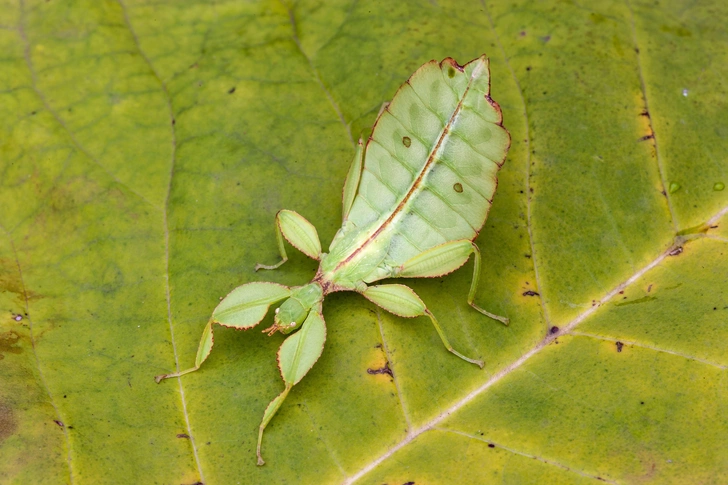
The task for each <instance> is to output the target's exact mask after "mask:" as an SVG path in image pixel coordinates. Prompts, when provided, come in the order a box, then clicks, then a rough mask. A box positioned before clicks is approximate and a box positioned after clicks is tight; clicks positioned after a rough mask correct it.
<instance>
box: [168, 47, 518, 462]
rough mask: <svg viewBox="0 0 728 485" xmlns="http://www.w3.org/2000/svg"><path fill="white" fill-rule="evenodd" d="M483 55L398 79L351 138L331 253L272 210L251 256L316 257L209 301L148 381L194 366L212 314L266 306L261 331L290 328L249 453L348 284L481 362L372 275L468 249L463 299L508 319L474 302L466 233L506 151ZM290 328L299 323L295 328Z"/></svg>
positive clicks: (399, 288) (412, 272) (240, 322)
mask: <svg viewBox="0 0 728 485" xmlns="http://www.w3.org/2000/svg"><path fill="white" fill-rule="evenodd" d="M489 91H490V76H489V70H488V60H487V59H486V57H485V56H482V57H480V58H478V59H475V60H473V61H471V62H469V63H468V64H466V65H464V66H460V65H458V64H457V63H456V62H455V61H454V60H453V59H451V58H447V59H445V60H443V61H442V62H440V63H437V62H436V61H430V62H428V63H426V64H424V65H423V66H422V67H420V68H419V69H418V70H417V71H416V72H415V73H414V74H413V75H412V76H411V77H410V79H409V80H408V81H407V82H405V84H403V85H402V86H401V87H400V88H399V90H398V91H397V93H396V94H395V96H394V98H393V99H392V101H391V103H389V105H387V106H386V108H385V109H383V110H382V111H381V112H380V114H379V117H378V118H377V121H376V123H375V125H374V129H373V132H372V135H371V137H370V138H369V139H368V140H367V143H366V146H365V145H364V144H363V143H362V141H361V140H360V141H359V144H358V147H357V151H356V155H355V157H354V161H353V163H352V164H351V168H350V169H349V173H348V175H347V178H346V182H345V184H344V194H343V224H342V227H341V229H339V231H338V232H337V233H336V235H335V236H334V239H333V241H332V242H331V245H330V248H329V252H328V253H323V252H322V251H321V243H320V242H319V238H318V234H317V232H316V228H315V227H314V226H313V225H312V224H311V223H310V222H308V221H307V220H306V219H304V218H303V217H302V216H301V215H299V214H297V213H296V212H293V211H289V210H282V211H280V212H278V214H277V215H276V237H277V241H278V248H279V251H280V254H281V258H282V259H281V261H280V262H279V263H278V264H275V265H270V266H268V265H262V264H258V265H256V268H255V269H256V270H259V269H275V268H278V267H279V266H280V265H282V264H283V263H285V262H286V261H287V259H288V256H287V255H286V250H285V247H284V238H285V240H287V241H288V242H289V243H290V244H291V245H292V246H294V247H295V248H296V249H298V250H300V251H301V252H303V253H304V254H306V255H307V256H309V257H311V258H313V259H315V260H318V261H320V265H319V269H318V271H317V273H316V275H315V277H314V278H313V280H312V281H311V282H310V283H309V284H307V285H305V286H301V287H296V288H289V287H286V286H283V285H278V284H274V283H248V284H246V285H243V286H240V287H238V288H236V289H234V290H233V291H232V292H231V293H230V294H229V295H227V296H226V297H225V298H224V299H223V300H222V301H221V302H220V304H219V305H218V306H217V308H215V310H214V311H213V314H212V317H211V318H210V321H209V322H208V323H207V326H206V327H205V330H204V331H203V334H202V339H201V341H200V346H199V348H198V351H197V357H196V359H195V366H194V367H193V368H191V369H188V370H185V371H182V372H178V373H173V374H167V375H162V376H157V378H156V379H157V382H159V381H161V380H162V379H165V378H169V377H178V376H181V375H183V374H186V373H188V372H192V371H195V370H197V369H198V368H199V367H200V365H201V364H202V362H204V361H205V359H207V356H208V355H209V354H210V351H211V349H212V345H213V338H212V329H213V325H215V324H219V325H223V326H226V327H233V328H237V329H248V328H251V327H253V326H255V325H257V324H258V323H260V321H261V320H262V319H263V318H264V317H265V315H266V314H267V312H268V309H269V307H270V305H272V304H273V303H276V302H278V301H281V300H285V301H284V302H283V304H282V305H281V306H279V307H278V308H277V309H276V310H275V316H274V319H273V325H272V326H271V327H269V328H267V329H265V330H263V331H264V332H266V333H268V334H269V335H273V334H274V333H275V332H281V333H283V334H291V333H292V332H294V331H296V330H298V331H297V332H295V333H293V334H292V335H291V336H290V337H288V338H287V339H286V340H285V341H284V342H283V344H282V345H281V348H280V350H279V351H278V366H279V368H280V371H281V376H282V377H283V381H284V383H285V388H284V390H283V392H282V393H281V394H280V395H279V396H277V397H276V398H275V399H274V400H273V401H272V402H271V403H270V404H269V405H268V407H267V409H266V410H265V413H264V415H263V420H262V422H261V425H260V430H259V434H258V448H257V455H258V464H259V465H262V464H263V463H264V462H263V459H262V457H261V454H260V447H261V443H262V439H263V430H264V429H265V427H266V425H267V424H268V423H269V422H270V420H271V419H272V418H273V416H274V415H275V413H276V411H277V410H278V409H279V408H280V406H281V404H282V403H283V401H284V400H285V398H286V396H287V395H288V392H289V391H290V390H291V388H292V387H293V386H294V385H295V384H297V383H298V382H299V381H300V380H301V379H302V378H303V377H304V375H306V373H307V372H308V371H309V370H310V369H311V367H312V366H313V365H314V363H315V362H316V360H318V358H319V356H320V355H321V353H322V352H323V346H324V341H325V339H326V327H325V324H324V318H323V315H322V311H321V305H322V302H323V299H324V297H325V296H326V295H327V294H329V293H333V292H336V291H356V292H358V293H361V294H362V295H363V296H364V297H366V298H367V299H369V300H370V301H372V302H373V303H375V304H376V305H379V306H380V307H382V308H384V309H385V310H387V311H389V312H392V313H394V314H396V315H399V316H402V317H417V316H427V317H429V318H430V320H431V321H432V323H433V325H434V326H435V329H436V330H437V333H438V334H439V335H440V338H441V339H442V342H443V343H444V344H445V347H446V348H447V350H449V351H450V352H452V353H453V354H455V355H457V356H458V357H460V358H461V359H463V360H466V361H468V362H471V363H473V364H476V365H478V366H480V367H483V361H481V360H478V359H474V358H470V357H467V356H465V355H463V354H461V353H460V352H458V351H457V350H455V349H454V348H453V347H452V345H450V342H449V341H448V340H447V337H446V336H445V334H444V332H443V331H442V329H441V328H440V326H439V324H438V322H437V320H436V319H435V316H434V315H433V314H432V313H431V312H430V310H429V309H428V308H427V306H426V305H425V304H424V303H423V302H422V300H421V299H420V298H419V297H418V296H417V295H416V294H415V292H414V291H412V290H411V289H410V288H408V287H406V286H404V285H398V284H385V285H372V283H374V282H376V281H379V280H382V279H385V278H399V277H407V278H418V277H435V276H442V275H445V274H448V273H451V272H452V271H455V270H456V269H457V268H459V267H460V266H462V265H463V264H465V262H466V261H467V260H468V258H469V257H470V255H471V254H474V256H475V258H474V259H475V264H474V272H473V280H472V283H471V286H470V292H469V294H468V303H469V304H470V305H471V306H472V307H473V308H475V309H476V310H478V311H480V312H481V313H483V314H485V315H487V316H489V317H491V318H494V319H497V320H500V321H501V322H503V323H508V320H507V319H505V318H504V317H499V316H497V315H493V314H491V313H488V312H487V311H485V310H484V309H482V308H480V307H478V306H477V305H476V304H475V303H474V301H473V300H474V298H475V293H476V290H477V286H478V277H479V274H480V251H479V250H478V247H477V246H476V245H475V244H474V243H473V240H474V239H475V237H476V236H477V235H478V231H480V229H481V228H482V227H483V224H484V223H485V219H486V217H487V215H488V211H489V210H490V206H491V203H492V197H493V194H494V193H495V189H496V186H497V183H498V182H497V177H496V175H497V172H498V170H499V169H500V167H501V165H502V164H503V162H504V160H505V156H506V153H507V151H508V148H509V146H510V136H509V134H508V132H507V131H506V130H505V128H503V125H502V116H501V111H500V108H499V107H498V105H497V104H496V103H495V102H494V101H493V100H492V99H491V98H490V95H489ZM299 329H300V330H299Z"/></svg>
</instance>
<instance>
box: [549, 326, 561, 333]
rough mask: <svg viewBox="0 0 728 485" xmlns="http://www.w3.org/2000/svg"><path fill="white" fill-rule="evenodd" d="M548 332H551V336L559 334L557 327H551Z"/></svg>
mask: <svg viewBox="0 0 728 485" xmlns="http://www.w3.org/2000/svg"><path fill="white" fill-rule="evenodd" d="M549 332H551V334H555V333H559V327H556V326H553V327H551V329H549Z"/></svg>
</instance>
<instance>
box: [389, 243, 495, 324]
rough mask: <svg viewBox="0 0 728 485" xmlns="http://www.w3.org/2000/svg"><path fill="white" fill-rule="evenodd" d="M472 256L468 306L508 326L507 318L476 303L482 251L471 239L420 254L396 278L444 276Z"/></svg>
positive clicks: (396, 273)
mask: <svg viewBox="0 0 728 485" xmlns="http://www.w3.org/2000/svg"><path fill="white" fill-rule="evenodd" d="M471 254H475V257H474V258H473V259H474V260H475V261H474V263H475V264H474V266H473V279H472V282H471V283H470V291H469V292H468V304H469V305H470V306H471V307H473V308H475V309H476V310H478V311H479V312H480V313H482V314H483V315H486V316H488V317H490V318H492V319H494V320H498V321H499V322H501V323H503V324H505V325H508V319H507V318H506V317H501V316H499V315H495V314H493V313H490V312H488V311H486V310H484V309H482V308H480V307H479V306H478V305H476V304H475V303H474V301H475V294H476V292H477V291H478V280H479V279H480V249H478V246H477V245H476V244H475V243H474V242H472V241H470V240H469V239H461V240H457V241H450V242H447V243H444V244H440V245H439V246H435V247H434V248H432V249H429V250H427V251H425V252H423V253H421V254H418V255H417V256H415V257H414V258H412V259H410V260H408V261H406V262H405V263H404V264H403V265H402V266H400V267H399V268H398V269H397V271H396V272H395V274H394V276H397V277H403V278H432V277H436V276H443V275H446V274H448V273H452V272H453V271H455V270H456V269H458V268H459V267H460V266H462V265H464V264H465V262H466V261H467V260H468V258H469V257H470V255H471Z"/></svg>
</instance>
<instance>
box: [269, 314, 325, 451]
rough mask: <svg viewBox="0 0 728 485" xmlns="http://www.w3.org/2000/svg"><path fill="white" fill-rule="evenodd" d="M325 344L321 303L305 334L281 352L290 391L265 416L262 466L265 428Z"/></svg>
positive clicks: (292, 338) (305, 326) (281, 365)
mask: <svg viewBox="0 0 728 485" xmlns="http://www.w3.org/2000/svg"><path fill="white" fill-rule="evenodd" d="M325 341H326V324H325V323H324V317H323V315H322V314H321V304H320V303H318V304H317V305H316V306H315V307H314V308H312V309H311V312H310V313H309V314H308V318H306V321H305V322H303V325H302V326H301V330H299V331H298V332H296V333H294V334H293V335H291V336H290V337H288V338H287V339H286V340H285V341H284V342H283V345H281V348H280V349H279V350H278V368H279V369H280V371H281V377H283V382H284V383H285V384H286V388H285V389H284V390H283V392H282V393H281V394H279V395H278V396H277V397H276V398H275V399H273V401H271V403H270V404H269V405H268V407H267V408H266V410H265V413H264V414H263V420H262V421H261V423H260V428H259V430H258V448H257V453H258V465H263V464H264V463H265V462H264V461H263V457H262V456H261V455H260V448H261V445H262V443H263V431H264V430H265V427H266V426H267V425H268V423H269V422H270V420H271V419H272V418H273V416H274V415H275V413H276V412H277V411H278V409H279V408H280V407H281V404H283V401H284V400H285V399H286V396H288V392H289V391H290V390H291V388H292V387H293V386H294V385H296V384H298V383H299V382H300V381H301V379H303V377H304V376H305V375H306V374H307V373H308V371H309V370H311V367H313V365H314V364H315V363H316V361H317V360H318V358H319V357H320V356H321V353H322V352H323V350H324V342H325Z"/></svg>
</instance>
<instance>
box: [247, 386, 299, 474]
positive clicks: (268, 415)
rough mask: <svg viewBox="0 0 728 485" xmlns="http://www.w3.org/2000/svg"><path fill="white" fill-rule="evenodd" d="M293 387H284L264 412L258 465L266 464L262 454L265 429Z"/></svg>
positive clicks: (260, 432) (259, 440)
mask: <svg viewBox="0 0 728 485" xmlns="http://www.w3.org/2000/svg"><path fill="white" fill-rule="evenodd" d="M292 387H293V386H292V385H291V386H289V385H286V388H285V389H283V392H282V393H280V394H279V395H278V396H276V398H275V399H273V400H272V401H271V402H270V404H268V407H267V408H265V412H264V413H263V421H261V423H260V427H259V428H258V447H257V448H256V450H255V453H256V454H257V455H258V466H263V465H265V461H264V460H263V457H262V456H261V454H260V447H261V446H262V445H263V431H265V427H266V426H268V423H270V420H271V419H273V416H275V414H276V413H277V412H278V409H279V408H280V407H281V404H283V401H285V400H286V397H287V396H288V391H290V390H291V388H292Z"/></svg>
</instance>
